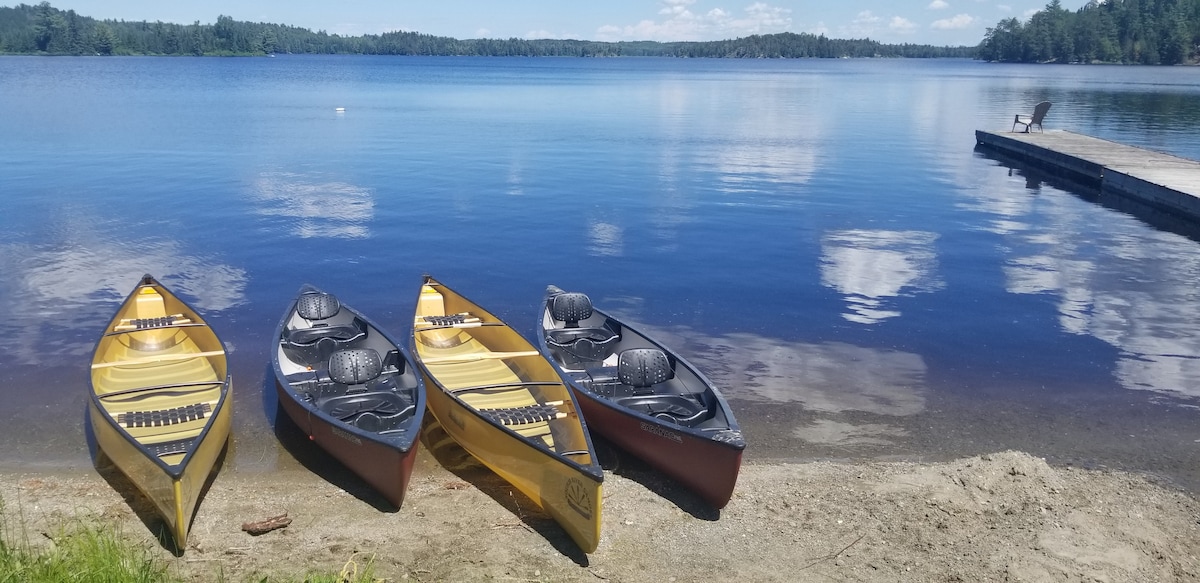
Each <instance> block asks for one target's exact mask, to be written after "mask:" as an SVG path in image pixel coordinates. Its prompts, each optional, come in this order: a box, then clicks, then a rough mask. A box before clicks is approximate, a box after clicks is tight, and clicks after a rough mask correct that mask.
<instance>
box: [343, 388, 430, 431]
mask: <svg viewBox="0 0 1200 583" xmlns="http://www.w3.org/2000/svg"><path fill="white" fill-rule="evenodd" d="M319 407H320V408H321V410H322V411H324V412H325V413H327V414H329V415H330V416H331V417H335V418H337V419H340V420H342V421H346V422H348V423H351V424H353V425H354V426H356V427H358V428H359V429H362V430H364V431H371V432H380V431H388V430H391V429H396V428H397V427H399V425H400V424H401V422H403V421H405V420H406V419H408V418H410V417H412V416H413V414H414V413H415V412H416V409H417V406H416V405H415V404H413V403H412V402H411V401H410V400H408V399H406V398H405V397H404V396H403V395H398V394H396V393H391V392H386V391H383V392H369V393H354V394H348V395H341V396H338V397H330V398H328V399H323V400H322V401H321V403H320V405H319Z"/></svg>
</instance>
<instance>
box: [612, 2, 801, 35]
mask: <svg viewBox="0 0 1200 583" xmlns="http://www.w3.org/2000/svg"><path fill="white" fill-rule="evenodd" d="M693 4H695V0H662V8H661V9H660V10H659V11H658V14H659V15H660V16H662V19H660V20H642V21H641V22H638V23H637V24H632V25H625V26H614V25H605V26H601V27H600V28H598V29H596V37H597V40H601V41H609V42H612V41H621V40H657V41H680V40H683V41H702V40H716V39H723V38H738V37H744V36H749V35H753V34H774V33H778V32H786V31H788V30H790V29H791V26H792V17H791V13H792V11H791V10H790V9H788V8H779V7H775V6H771V5H769V4H767V3H764V2H755V3H753V4H751V5H750V6H747V7H746V8H745V10H744V12H743V14H742V15H740V16H738V15H735V14H734V13H731V12H729V11H726V10H723V9H721V8H714V9H712V10H709V11H708V12H705V13H703V14H698V13H695V12H692V11H691V9H690V6H691V5H693Z"/></svg>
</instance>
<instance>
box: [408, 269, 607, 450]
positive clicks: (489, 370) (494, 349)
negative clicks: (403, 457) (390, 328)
mask: <svg viewBox="0 0 1200 583" xmlns="http://www.w3.org/2000/svg"><path fill="white" fill-rule="evenodd" d="M447 315H451V316H453V315H461V316H463V317H462V319H463V320H464V321H463V322H462V323H460V324H454V325H448V326H445V325H439V324H437V323H434V322H430V321H428V320H426V317H433V318H438V317H443V316H447ZM413 335H414V337H415V347H416V351H417V354H418V355H419V356H420V357H421V359H422V361H423V362H424V363H425V368H426V369H427V370H428V371H429V373H430V376H432V377H434V378H436V379H437V382H438V384H439V385H440V386H441V387H442V389H443V390H445V391H446V392H448V393H450V394H451V395H453V396H454V397H455V398H456V399H457V400H458V401H459V402H461V403H462V404H463V405H465V406H467V407H469V408H471V409H474V410H476V411H479V412H481V413H482V414H483V415H484V416H485V417H489V416H490V417H495V416H496V415H497V414H498V413H497V412H500V411H512V412H519V411H522V410H525V411H529V412H530V413H533V414H536V413H537V412H538V411H540V410H541V409H539V408H540V407H551V408H555V409H557V411H556V412H555V413H554V414H553V415H544V416H546V417H550V418H549V419H544V420H538V421H528V422H525V423H515V424H508V425H507V427H508V428H509V429H511V430H512V431H514V432H515V433H517V434H518V435H520V436H521V437H522V438H524V439H525V440H526V441H528V442H530V443H532V444H535V445H538V446H541V447H542V448H544V449H546V450H549V451H552V452H557V453H560V454H561V453H568V452H570V453H573V454H575V456H574V461H575V462H576V463H579V464H581V465H588V464H591V463H592V460H591V455H590V449H591V448H590V442H589V441H588V440H587V437H586V435H585V434H584V432H583V431H582V426H581V423H580V421H579V419H578V417H577V416H576V414H575V411H574V406H573V405H574V404H573V401H572V399H571V396H570V394H569V393H568V392H567V391H568V390H567V388H566V386H565V385H564V384H563V383H562V379H561V378H560V377H559V376H558V373H557V372H556V371H555V370H554V368H553V367H552V366H551V365H550V363H548V362H547V361H546V360H545V358H544V357H542V356H541V355H540V354H539V353H538V352H537V351H536V350H535V349H534V348H533V346H532V345H531V344H529V342H528V341H527V340H525V339H524V338H523V337H521V336H520V335H519V334H517V333H516V332H515V331H513V330H512V329H511V328H509V327H508V326H505V325H503V324H502V323H500V322H499V321H498V320H496V319H495V317H494V316H492V315H491V314H488V313H486V312H483V311H482V310H481V309H480V308H479V307H478V306H475V305H474V304H470V303H465V302H462V300H461V298H460V297H459V296H457V295H452V294H442V293H441V292H440V291H438V289H435V288H434V287H431V286H428V285H426V286H423V288H422V291H421V297H420V301H419V303H418V306H417V314H416V320H415V322H414V327H413ZM504 354H519V356H511V357H503V355H504ZM538 383H544V384H538ZM514 414H515V413H514Z"/></svg>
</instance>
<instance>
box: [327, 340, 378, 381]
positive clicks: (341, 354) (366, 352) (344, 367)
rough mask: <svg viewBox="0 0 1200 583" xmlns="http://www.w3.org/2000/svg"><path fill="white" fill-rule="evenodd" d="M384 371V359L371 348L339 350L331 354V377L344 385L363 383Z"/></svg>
mask: <svg viewBox="0 0 1200 583" xmlns="http://www.w3.org/2000/svg"><path fill="white" fill-rule="evenodd" d="M381 372H383V360H382V359H380V358H379V353H378V352H375V350H374V349H371V348H353V349H348V350H339V351H337V352H334V353H333V354H331V355H330V356H329V378H331V379H333V382H335V383H341V384H343V385H362V384H366V382H367V381H370V380H373V379H375V377H378V376H379V373H381Z"/></svg>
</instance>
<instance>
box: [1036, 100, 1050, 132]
mask: <svg viewBox="0 0 1200 583" xmlns="http://www.w3.org/2000/svg"><path fill="white" fill-rule="evenodd" d="M1048 111H1050V102H1049V101H1043V102H1041V103H1039V104H1037V105H1036V106H1034V108H1033V120H1032V122H1033V125H1039V126H1040V125H1042V119H1044V118H1045V117H1046V112H1048Z"/></svg>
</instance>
